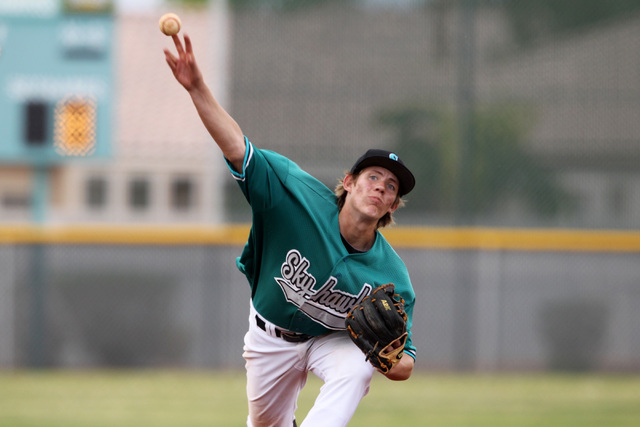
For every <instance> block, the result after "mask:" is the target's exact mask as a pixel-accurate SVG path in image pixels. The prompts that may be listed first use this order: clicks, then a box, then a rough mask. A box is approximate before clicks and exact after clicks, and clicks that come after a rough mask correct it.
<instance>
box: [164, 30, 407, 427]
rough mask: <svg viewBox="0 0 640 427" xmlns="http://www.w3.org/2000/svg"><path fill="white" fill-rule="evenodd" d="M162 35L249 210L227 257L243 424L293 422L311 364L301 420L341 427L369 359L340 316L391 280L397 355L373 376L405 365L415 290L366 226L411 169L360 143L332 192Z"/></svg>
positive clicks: (364, 386) (376, 220) (363, 386)
mask: <svg viewBox="0 0 640 427" xmlns="http://www.w3.org/2000/svg"><path fill="white" fill-rule="evenodd" d="M173 40H174V43H175V47H176V50H177V55H174V54H172V53H171V52H170V51H169V50H168V49H165V57H166V60H167V64H168V65H169V68H170V69H171V71H172V72H173V75H174V77H175V78H176V80H177V81H178V82H179V83H180V84H181V85H182V86H183V87H184V88H185V89H186V90H187V92H188V93H189V95H190V96H191V99H192V101H193V103H194V105H195V107H196V110H197V112H198V114H199V115H200V118H201V119H202V122H203V123H204V125H205V127H206V128H207V130H208V131H209V133H210V134H211V136H212V138H213V139H214V141H215V142H216V143H217V145H218V147H219V148H220V150H221V151H222V154H223V155H224V158H225V159H226V162H227V164H228V166H229V169H230V172H231V174H232V175H233V177H234V178H235V179H236V180H237V182H238V184H239V186H240V188H241V190H242V192H243V193H244V195H245V197H246V199H247V201H248V202H249V204H250V206H251V209H252V213H253V223H252V227H251V232H250V235H249V239H248V241H247V244H246V245H245V247H244V250H243V252H242V255H241V256H240V257H239V258H238V260H237V266H238V268H239V269H240V271H241V272H243V273H244V274H245V275H246V277H247V279H248V281H249V284H250V286H251V305H250V317H249V331H248V332H247V334H246V335H245V346H244V354H243V356H244V358H245V360H246V371H247V397H248V400H249V417H248V420H247V425H248V426H253V427H259V426H275V427H280V426H286V427H290V426H291V425H292V424H293V425H296V422H295V410H296V407H297V406H296V405H297V404H296V402H297V398H298V394H299V393H300V390H301V389H302V388H303V387H304V385H305V383H306V379H307V374H308V372H313V373H314V374H315V375H317V376H318V377H319V378H320V379H322V380H323V381H324V383H325V384H324V386H323V387H322V389H321V390H320V394H319V395H318V398H317V399H316V401H315V404H314V406H313V408H312V409H311V410H310V412H309V413H308V415H307V417H306V418H305V420H304V422H303V423H302V426H304V427H313V426H331V427H338V426H346V425H347V424H348V422H349V420H350V419H351V417H352V415H353V414H354V412H355V410H356V408H357V406H358V404H359V402H360V400H361V399H362V398H363V397H364V396H365V395H366V394H367V392H368V390H369V384H370V381H371V378H372V375H373V373H374V368H373V367H372V366H371V365H370V364H369V363H368V362H367V361H365V357H364V355H363V353H362V352H361V351H360V350H359V349H358V348H357V347H356V345H355V344H354V343H353V342H351V340H350V338H349V337H348V335H347V333H346V332H345V330H344V329H345V318H346V316H347V314H348V312H349V310H350V309H351V308H352V307H353V306H354V305H356V304H357V303H359V302H360V301H362V299H363V298H364V297H365V296H366V295H368V294H369V292H370V291H371V290H372V289H373V288H376V287H377V286H380V285H383V284H386V283H394V284H395V289H396V293H398V294H400V295H401V296H402V297H403V299H404V300H405V310H406V312H407V316H408V322H407V330H408V332H409V335H408V338H407V341H406V345H405V349H404V357H402V358H401V359H400V361H399V363H398V364H397V365H395V366H394V367H393V368H392V369H391V370H389V372H387V373H386V374H385V375H386V376H387V377H388V378H389V379H391V380H406V379H408V378H409V377H410V376H411V372H412V370H413V366H414V360H415V350H416V349H415V347H414V346H413V343H412V340H411V324H412V313H413V306H414V301H415V294H414V291H413V288H412V286H411V281H410V279H409V274H408V272H407V269H406V267H405V265H404V263H403V262H402V260H401V259H400V258H399V257H398V255H397V254H396V253H395V251H394V250H393V249H392V248H391V246H390V245H389V244H388V243H387V241H386V240H385V239H384V237H383V236H382V235H381V234H380V233H379V232H378V228H379V227H381V226H385V225H388V224H389V223H391V222H392V221H393V219H392V217H391V215H392V214H393V212H394V211H395V210H396V209H397V208H398V207H399V206H400V205H401V204H402V199H401V197H402V196H403V195H405V194H407V193H408V192H409V191H411V189H412V188H413V186H414V183H415V180H414V177H413V175H412V174H411V172H410V171H409V169H407V168H406V166H405V165H404V164H403V163H402V161H400V159H399V158H398V157H397V156H396V155H395V154H393V153H390V152H388V151H384V150H369V151H367V152H366V153H365V154H364V155H363V156H362V157H361V158H360V159H358V160H357V161H356V163H355V164H354V165H353V167H352V168H351V170H350V171H349V172H348V173H346V175H345V176H344V178H343V179H342V180H341V181H340V184H339V185H338V187H337V188H336V191H335V194H334V192H332V191H331V190H330V189H328V188H327V187H326V186H325V185H323V184H322V183H321V182H320V181H318V180H317V179H315V178H313V177H312V176H310V175H308V174H307V173H306V172H304V171H302V170H301V169H300V168H299V167H298V166H297V165H296V164H295V163H293V162H292V161H290V160H288V159H287V158H285V157H283V156H281V155H279V154H277V153H274V152H272V151H267V150H261V149H258V148H256V147H255V146H254V145H253V144H252V143H251V142H249V140H248V139H247V138H246V137H245V136H244V134H243V132H242V130H241V129H240V126H238V124H237V123H236V122H235V120H234V119H233V118H232V117H231V116H230V115H229V114H228V113H227V112H226V111H225V110H224V109H223V108H222V107H221V106H220V105H219V103H218V102H217V101H216V99H215V97H214V96H213V95H212V93H211V91H210V90H209V88H208V87H207V85H206V84H205V82H204V80H203V77H202V74H201V72H200V70H199V68H198V66H197V64H196V61H195V58H194V55H193V49H192V45H191V40H190V39H189V37H188V36H186V35H185V37H184V46H183V44H182V41H181V40H180V39H179V38H178V37H177V36H173Z"/></svg>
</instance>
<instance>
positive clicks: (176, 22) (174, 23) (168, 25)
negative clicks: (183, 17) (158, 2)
mask: <svg viewBox="0 0 640 427" xmlns="http://www.w3.org/2000/svg"><path fill="white" fill-rule="evenodd" d="M180 24H181V23H180V18H179V17H178V15H176V14H175V13H165V14H164V15H162V16H161V17H160V22H159V25H160V31H162V33H163V34H165V35H167V36H173V35H175V34H178V32H179V31H180Z"/></svg>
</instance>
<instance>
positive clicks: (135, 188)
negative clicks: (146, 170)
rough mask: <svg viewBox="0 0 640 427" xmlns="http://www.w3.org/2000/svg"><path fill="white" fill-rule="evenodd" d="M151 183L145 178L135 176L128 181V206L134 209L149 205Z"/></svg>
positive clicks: (144, 207)
mask: <svg viewBox="0 0 640 427" xmlns="http://www.w3.org/2000/svg"><path fill="white" fill-rule="evenodd" d="M150 192H151V184H150V183H149V181H148V180H146V179H145V178H136V179H134V180H132V181H131V182H130V183H129V206H131V207H132V208H133V209H136V210H143V209H147V208H148V207H149V203H150V199H151V197H150Z"/></svg>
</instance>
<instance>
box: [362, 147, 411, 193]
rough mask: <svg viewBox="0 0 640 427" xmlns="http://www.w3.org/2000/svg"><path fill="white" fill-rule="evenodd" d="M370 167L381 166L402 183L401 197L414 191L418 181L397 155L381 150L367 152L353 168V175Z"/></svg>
mask: <svg viewBox="0 0 640 427" xmlns="http://www.w3.org/2000/svg"><path fill="white" fill-rule="evenodd" d="M369 166H381V167H383V168H385V169H388V170H390V171H391V172H392V173H393V174H394V175H395V176H396V177H397V178H398V181H400V191H399V195H400V196H404V195H405V194H407V193H409V192H410V191H411V190H413V187H414V186H415V185H416V179H415V178H414V176H413V174H412V173H411V171H410V170H409V168H407V167H406V166H405V165H404V163H403V162H402V160H400V157H398V155H397V154H395V153H393V152H391V151H386V150H379V149H376V148H374V149H371V150H367V152H366V153H364V154H363V155H362V157H360V158H359V159H358V160H357V161H356V163H355V164H354V165H353V167H352V168H351V173H353V174H355V173H358V172H360V171H361V170H362V169H364V168H366V167H369Z"/></svg>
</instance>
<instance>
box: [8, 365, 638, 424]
mask: <svg viewBox="0 0 640 427" xmlns="http://www.w3.org/2000/svg"><path fill="white" fill-rule="evenodd" d="M244 385H245V379H244V373H243V372H214V371H203V372H198V371H154V370H148V371H146V370H141V371H46V370H45V371H18V372H0V427H5V426H6V427H9V426H10V427H25V426H30V427H36V426H37V427H49V426H56V427H58V426H59V427H107V426H109V427H115V426H118V427H127V426H132V427H133V426H136V427H141V426H155V427H169V426H180V427H192V426H194V427H195V426H243V425H246V424H245V419H246V401H245V395H244ZM319 388H320V382H319V381H318V380H317V379H316V378H315V377H313V376H311V377H310V379H309V383H308V384H307V387H306V388H305V390H304V391H303V393H302V395H301V397H300V402H299V410H298V414H297V415H298V420H302V419H304V415H305V414H306V413H307V412H308V410H309V408H310V407H311V405H312V404H313V399H314V398H315V395H316V393H317V392H318V390H319ZM384 425H401V426H438V427H449V426H491V427H502V426H504V427H506V426H509V427H513V426H545V427H552V426H580V427H590V426H606V427H613V426H629V427H631V426H634V427H636V426H640V375H633V376H630V375H626V376H623V375H619V376H604V375H547V374H540V375H536V374H527V375H515V374H509V375H491V376H488V375H466V374H465V375H455V374H454V375H451V374H442V375H440V374H414V376H413V377H412V378H411V379H410V380H409V381H407V382H401V383H394V382H390V381H388V380H386V379H385V378H383V377H382V376H380V375H376V378H375V379H374V382H373V384H372V389H371V392H370V394H369V395H368V396H367V397H366V398H365V400H364V401H363V402H362V403H361V405H360V407H359V408H358V411H357V412H356V415H355V416H354V418H353V420H352V422H351V424H350V426H368V427H371V426H384ZM328 427H331V426H328Z"/></svg>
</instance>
